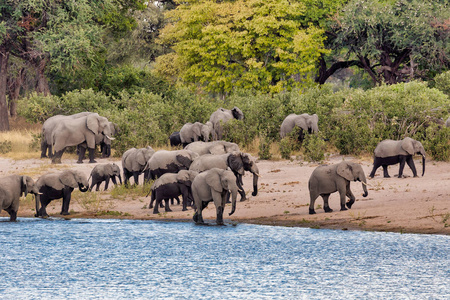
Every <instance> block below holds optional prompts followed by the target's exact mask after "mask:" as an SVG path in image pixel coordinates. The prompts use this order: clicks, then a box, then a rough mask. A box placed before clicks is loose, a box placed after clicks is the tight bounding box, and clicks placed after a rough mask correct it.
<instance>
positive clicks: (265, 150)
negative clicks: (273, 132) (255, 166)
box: [258, 132, 272, 159]
mask: <svg viewBox="0 0 450 300" xmlns="http://www.w3.org/2000/svg"><path fill="white" fill-rule="evenodd" d="M270 142H271V140H270V138H268V137H267V133H266V132H262V133H260V135H259V149H258V156H259V158H260V159H271V158H272V154H271V153H270Z"/></svg>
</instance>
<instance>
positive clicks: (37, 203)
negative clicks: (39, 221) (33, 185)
mask: <svg viewBox="0 0 450 300" xmlns="http://www.w3.org/2000/svg"><path fill="white" fill-rule="evenodd" d="M34 200H35V202H36V213H35V214H34V216H35V217H39V202H40V201H41V196H40V195H39V194H35V195H34Z"/></svg>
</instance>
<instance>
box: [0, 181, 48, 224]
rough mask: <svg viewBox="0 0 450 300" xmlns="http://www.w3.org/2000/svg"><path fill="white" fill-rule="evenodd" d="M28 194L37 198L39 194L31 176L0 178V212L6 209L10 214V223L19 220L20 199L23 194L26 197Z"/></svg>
mask: <svg viewBox="0 0 450 300" xmlns="http://www.w3.org/2000/svg"><path fill="white" fill-rule="evenodd" d="M28 193H32V194H34V195H35V197H36V195H37V194H38V193H39V189H38V188H37V186H36V184H35V182H34V180H33V179H32V178H31V177H30V176H20V175H11V176H6V177H2V178H0V210H3V209H4V210H5V211H6V212H7V213H8V214H9V220H10V221H12V222H13V221H16V220H17V211H18V210H19V200H20V197H21V196H22V194H23V195H24V197H26V196H27V194H28Z"/></svg>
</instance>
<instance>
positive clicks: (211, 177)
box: [205, 169, 223, 193]
mask: <svg viewBox="0 0 450 300" xmlns="http://www.w3.org/2000/svg"><path fill="white" fill-rule="evenodd" d="M205 180H206V183H207V184H208V185H209V186H210V187H211V188H212V189H213V190H215V191H216V192H218V193H221V192H222V190H223V187H222V181H221V178H220V175H219V172H218V170H214V169H211V170H210V171H208V174H207V176H206V178H205Z"/></svg>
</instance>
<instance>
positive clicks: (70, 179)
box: [59, 170, 78, 189]
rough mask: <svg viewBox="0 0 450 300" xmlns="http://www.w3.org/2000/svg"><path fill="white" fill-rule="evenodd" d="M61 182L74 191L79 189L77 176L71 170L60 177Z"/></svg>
mask: <svg viewBox="0 0 450 300" xmlns="http://www.w3.org/2000/svg"><path fill="white" fill-rule="evenodd" d="M59 181H60V182H61V183H62V184H64V185H66V186H70V187H71V188H74V189H75V188H77V187H78V182H77V181H76V180H75V174H74V173H73V171H71V170H66V171H63V172H62V173H61V175H60V176H59Z"/></svg>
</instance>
